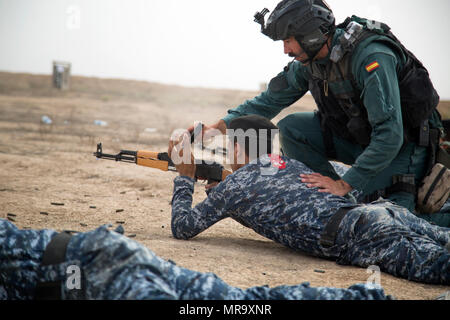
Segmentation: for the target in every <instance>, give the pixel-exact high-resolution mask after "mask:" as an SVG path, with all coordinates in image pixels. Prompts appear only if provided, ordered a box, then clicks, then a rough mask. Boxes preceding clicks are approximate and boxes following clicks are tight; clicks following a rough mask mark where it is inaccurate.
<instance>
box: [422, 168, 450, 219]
mask: <svg viewBox="0 0 450 320" xmlns="http://www.w3.org/2000/svg"><path fill="white" fill-rule="evenodd" d="M449 196H450V169H448V168H446V167H445V166H444V165H442V164H440V163H438V164H436V165H435V166H434V168H433V170H432V171H431V174H430V175H429V176H428V177H426V178H425V180H424V181H423V186H422V187H421V188H420V189H419V194H418V201H417V205H418V209H419V212H420V213H426V214H431V213H437V212H439V211H440V210H441V209H442V207H443V206H444V204H445V203H446V202H447V200H448V198H449Z"/></svg>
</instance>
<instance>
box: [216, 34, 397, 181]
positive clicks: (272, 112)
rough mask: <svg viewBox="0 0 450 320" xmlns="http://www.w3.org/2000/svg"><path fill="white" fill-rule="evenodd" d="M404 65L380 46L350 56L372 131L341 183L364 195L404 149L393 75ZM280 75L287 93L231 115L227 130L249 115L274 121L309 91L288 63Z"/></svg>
mask: <svg viewBox="0 0 450 320" xmlns="http://www.w3.org/2000/svg"><path fill="white" fill-rule="evenodd" d="M342 32H343V31H342V30H337V32H336V34H335V36H334V39H333V42H332V43H333V45H334V44H336V43H337V41H338V38H339V36H340V35H341V34H342ZM328 59H329V57H327V58H325V59H323V60H321V61H316V62H314V63H326V62H327V61H328ZM404 59H405V57H403V56H401V55H400V54H399V53H397V52H396V51H394V50H392V49H391V48H389V47H388V46H386V45H384V44H382V43H378V42H373V43H370V44H369V45H367V46H365V47H364V48H363V49H361V50H359V52H357V53H356V54H355V55H354V56H353V59H352V70H353V75H354V77H355V80H356V83H357V85H358V87H359V88H358V89H359V90H360V91H361V99H362V101H363V103H364V106H365V108H366V109H367V113H368V119H369V122H370V124H371V126H372V137H371V138H372V139H371V143H370V145H369V146H368V147H367V148H366V149H365V151H364V152H363V153H362V154H361V156H360V157H359V158H358V159H357V160H356V162H355V163H354V165H353V166H352V168H351V169H350V170H349V171H348V172H347V174H346V175H345V176H344V177H343V180H344V181H346V182H347V183H348V184H350V185H351V186H352V187H353V188H355V189H363V188H364V187H365V186H366V183H367V181H370V180H371V179H372V178H374V177H376V176H377V174H378V173H380V172H381V171H382V170H384V169H385V168H387V167H388V166H389V164H390V163H391V162H392V161H393V160H394V159H395V158H396V156H397V154H398V153H399V151H400V149H401V147H402V145H403V142H404V141H403V136H404V135H403V120H402V112H401V102H400V90H399V85H398V77H397V72H398V71H399V70H400V69H401V68H402V66H403V64H404ZM375 61H376V62H378V64H379V67H378V68H377V69H375V70H373V71H371V72H369V71H367V69H366V67H367V66H368V65H370V64H371V63H373V62H375ZM283 73H284V74H285V75H286V78H287V80H288V86H287V88H285V89H283V90H281V91H279V90H276V92H275V91H274V90H271V88H270V87H269V89H268V90H267V91H266V92H263V93H262V94H261V95H260V96H258V97H256V98H254V99H252V100H249V101H246V102H245V103H244V104H242V105H240V106H239V107H237V108H235V109H233V110H230V111H229V112H228V115H227V116H226V117H225V118H223V120H224V121H225V122H226V123H227V125H229V123H230V122H231V120H233V119H235V118H237V117H240V116H244V115H248V114H258V115H261V116H264V117H266V118H268V119H273V118H275V117H276V116H277V115H278V114H279V113H280V112H281V111H283V110H284V109H286V108H288V107H289V106H291V105H292V104H293V103H295V102H296V101H297V100H299V99H300V98H301V97H303V96H304V95H305V93H307V92H308V91H309V82H308V73H307V70H306V67H305V66H303V65H302V64H301V63H300V62H294V63H292V64H291V65H290V67H289V69H288V70H285V71H284V72H283ZM283 73H282V74H283ZM330 90H332V89H330ZM337 107H338V106H337Z"/></svg>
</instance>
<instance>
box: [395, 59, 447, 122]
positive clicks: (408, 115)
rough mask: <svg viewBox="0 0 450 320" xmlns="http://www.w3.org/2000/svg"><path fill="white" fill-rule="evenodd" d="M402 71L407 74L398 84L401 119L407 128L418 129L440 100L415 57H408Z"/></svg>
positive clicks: (427, 75) (424, 70) (425, 71)
mask: <svg viewBox="0 0 450 320" xmlns="http://www.w3.org/2000/svg"><path fill="white" fill-rule="evenodd" d="M404 70H407V72H406V74H404V75H400V82H399V86H400V93H401V104H402V113H403V118H404V120H405V122H406V125H407V127H408V128H418V127H420V126H421V125H422V123H423V121H424V120H425V119H428V118H429V117H430V116H431V114H432V113H433V111H434V110H435V109H436V107H437V106H438V104H439V100H440V98H439V95H438V93H437V92H436V90H435V88H434V86H433V83H432V82H431V79H430V76H429V74H428V71H427V70H426V69H425V68H424V67H423V65H422V64H421V63H420V62H418V61H417V60H416V59H415V57H413V58H411V57H410V60H409V63H408V64H407V65H406V66H405V68H404Z"/></svg>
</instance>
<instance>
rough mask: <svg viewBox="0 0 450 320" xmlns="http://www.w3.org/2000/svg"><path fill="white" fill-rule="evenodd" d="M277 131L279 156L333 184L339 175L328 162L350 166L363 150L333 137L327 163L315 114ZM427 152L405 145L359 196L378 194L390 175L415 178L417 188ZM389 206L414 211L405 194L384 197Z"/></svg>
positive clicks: (289, 122) (284, 123)
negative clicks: (333, 152) (333, 156)
mask: <svg viewBox="0 0 450 320" xmlns="http://www.w3.org/2000/svg"><path fill="white" fill-rule="evenodd" d="M278 127H279V129H280V144H281V147H282V149H283V153H284V154H285V155H286V156H288V157H289V158H292V159H296V160H298V161H301V162H303V163H304V164H306V165H307V166H308V167H310V168H311V169H312V170H313V171H315V172H317V173H320V174H322V175H325V176H329V177H331V178H333V179H335V180H339V179H340V177H339V175H338V174H337V173H336V172H335V170H334V169H333V167H332V166H331V164H330V163H329V160H337V161H339V162H342V163H345V164H347V165H353V164H354V163H355V161H356V159H357V158H358V157H359V156H360V155H361V154H362V153H363V152H364V149H363V147H361V146H359V145H356V144H353V143H351V142H349V141H346V140H344V139H341V138H338V137H336V136H335V137H333V142H334V146H335V149H336V153H337V159H328V157H327V155H326V154H327V153H326V150H325V144H324V140H323V135H322V130H321V126H320V121H319V117H318V115H317V114H316V113H310V112H305V113H296V114H292V115H289V116H288V117H286V118H285V119H283V120H282V121H280V123H279V124H278ZM426 160H427V149H426V148H423V147H419V146H417V145H416V144H414V143H406V144H405V145H404V146H403V147H402V149H401V151H400V152H399V154H398V156H397V157H396V158H395V159H394V160H393V161H392V163H391V164H390V165H389V167H387V168H386V169H384V170H383V171H382V172H380V173H379V174H378V175H377V176H376V177H375V178H373V179H372V180H371V181H369V182H368V183H367V187H366V188H365V189H364V190H361V191H362V192H363V196H367V195H371V194H373V193H374V192H376V191H378V190H382V189H385V188H387V187H390V186H391V185H392V182H393V181H392V177H393V176H394V175H402V174H415V176H416V184H419V183H420V182H421V181H422V180H423V178H424V174H425V167H426ZM388 199H389V200H391V201H392V202H394V203H396V204H398V205H401V206H403V207H406V208H407V209H409V210H410V211H411V212H414V211H415V207H416V198H415V196H414V195H412V194H410V193H406V192H399V193H395V194H392V195H390V196H389V197H388Z"/></svg>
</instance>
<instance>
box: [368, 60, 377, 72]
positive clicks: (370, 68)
mask: <svg viewBox="0 0 450 320" xmlns="http://www.w3.org/2000/svg"><path fill="white" fill-rule="evenodd" d="M379 67H380V64H379V63H378V62H377V61H374V62H372V63H371V64H369V65H368V66H366V71H367V72H372V71H374V70H376V69H378V68H379Z"/></svg>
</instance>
